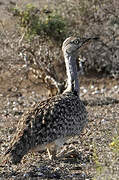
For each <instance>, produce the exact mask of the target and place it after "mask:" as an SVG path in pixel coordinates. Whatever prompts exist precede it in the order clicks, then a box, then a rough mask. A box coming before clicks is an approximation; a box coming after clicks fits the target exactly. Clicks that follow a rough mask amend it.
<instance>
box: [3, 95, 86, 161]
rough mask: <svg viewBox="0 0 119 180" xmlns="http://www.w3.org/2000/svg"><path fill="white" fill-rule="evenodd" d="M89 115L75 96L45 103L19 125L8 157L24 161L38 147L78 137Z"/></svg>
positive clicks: (52, 99)
mask: <svg viewBox="0 0 119 180" xmlns="http://www.w3.org/2000/svg"><path fill="white" fill-rule="evenodd" d="M86 115H87V113H86V110H85V106H84V105H83V103H82V101H81V100H80V99H79V97H78V96H76V95H74V94H73V93H71V92H69V93H65V94H62V95H59V96H55V97H53V98H49V99H47V100H45V101H42V102H41V103H39V104H37V105H36V106H35V107H34V108H33V109H32V110H31V111H30V112H28V113H26V114H25V115H24V116H23V117H22V119H21V120H20V121H19V123H18V127H17V132H16V134H15V136H14V138H13V140H12V142H11V145H10V148H9V149H8V151H7V153H10V154H11V156H12V157H13V159H12V161H14V160H15V159H17V160H16V161H20V160H21V158H22V157H23V156H24V155H25V154H26V153H27V152H29V151H30V150H32V149H35V148H37V147H38V146H44V145H47V144H49V143H51V142H53V141H55V140H57V139H59V138H65V137H67V136H74V135H78V134H80V132H81V130H82V129H83V127H84V125H85V124H86V121H87V119H86ZM7 153H6V154H7Z"/></svg>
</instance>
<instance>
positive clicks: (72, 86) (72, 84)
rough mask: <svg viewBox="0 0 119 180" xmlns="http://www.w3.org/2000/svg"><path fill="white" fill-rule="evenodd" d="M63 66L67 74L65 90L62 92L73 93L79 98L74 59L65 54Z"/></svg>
mask: <svg viewBox="0 0 119 180" xmlns="http://www.w3.org/2000/svg"><path fill="white" fill-rule="evenodd" d="M64 57H65V64H66V73H67V78H68V79H67V88H66V90H65V91H64V92H73V93H75V94H77V95H78V96H79V81H78V73H77V64H76V57H75V56H73V55H70V54H65V56H64Z"/></svg>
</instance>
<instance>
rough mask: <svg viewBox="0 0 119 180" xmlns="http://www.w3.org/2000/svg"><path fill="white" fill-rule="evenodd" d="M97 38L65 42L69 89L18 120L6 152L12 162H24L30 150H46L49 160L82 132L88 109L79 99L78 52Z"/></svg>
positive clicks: (73, 39)
mask: <svg viewBox="0 0 119 180" xmlns="http://www.w3.org/2000/svg"><path fill="white" fill-rule="evenodd" d="M91 39H95V38H82V39H81V38H76V37H69V38H67V39H66V40H65V41H64V42H63V46H62V50H63V54H64V59H65V64H66V72H67V77H68V80H67V88H66V90H65V91H64V93H62V94H61V95H58V96H54V97H52V98H49V99H47V100H44V101H42V102H40V103H39V104H37V105H36V106H35V107H34V108H33V109H32V110H30V111H29V112H27V113H26V114H25V115H23V117H22V118H21V120H20V121H19V123H18V126H17V131H16V134H15V136H14V138H13V140H12V142H11V144H10V147H9V149H8V150H7V152H6V155H7V157H8V158H7V159H9V161H10V162H12V163H13V164H17V163H19V162H20V161H21V159H22V157H23V156H24V155H25V154H27V153H28V152H29V151H36V150H37V151H39V150H42V149H47V151H48V155H49V158H50V159H53V158H55V157H56V152H57V149H58V148H59V147H61V145H63V143H64V142H65V141H66V140H67V139H68V138H69V137H73V136H75V135H79V134H80V132H81V130H82V129H83V127H84V126H85V124H86V122H87V112H86V109H85V106H84V104H83V103H82V101H81V100H80V98H79V81H78V75H77V70H78V67H77V64H78V63H77V52H78V50H79V48H80V47H81V46H82V45H84V44H85V43H86V42H88V41H89V40H91Z"/></svg>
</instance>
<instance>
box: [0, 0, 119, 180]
mask: <svg viewBox="0 0 119 180" xmlns="http://www.w3.org/2000/svg"><path fill="white" fill-rule="evenodd" d="M48 2H49V3H48ZM29 3H30V4H29V5H28V4H27V1H25V0H22V1H21V0H12V1H9V0H6V1H2V0H1V2H0V55H1V56H0V137H1V138H0V155H1V156H2V155H3V154H4V152H5V150H6V149H7V147H8V145H9V142H10V140H11V139H12V136H13V134H14V132H15V129H16V126H17V122H18V120H19V118H20V117H21V115H22V114H23V113H24V111H25V110H26V109H28V108H29V107H30V106H33V105H34V104H35V103H36V102H38V101H40V100H43V99H45V98H46V97H48V96H49V95H50V96H51V95H55V94H56V93H60V92H62V91H63V89H64V88H65V79H66V76H65V66H64V61H63V56H62V52H61V44H62V41H63V40H64V39H65V38H66V37H68V36H70V35H74V36H75V35H77V36H79V35H80V36H88V37H92V36H93V37H95V36H98V37H100V40H99V41H98V42H93V43H91V44H90V45H88V46H87V47H85V48H83V49H82V50H81V52H80V57H81V58H82V59H84V60H85V59H86V61H84V63H83V70H84V75H83V76H81V77H80V84H81V98H82V100H84V102H85V104H86V106H87V110H88V112H89V124H88V126H87V127H86V129H85V130H84V132H83V133H82V135H81V136H80V138H79V137H76V138H75V139H74V140H73V141H69V142H68V143H67V144H66V145H65V146H66V147H69V146H72V147H73V148H76V150H77V152H78V154H77V155H75V156H74V154H72V156H68V155H67V157H66V158H63V159H62V160H57V161H54V162H51V161H49V160H48V156H47V153H46V152H43V153H36V154H28V156H26V157H24V159H23V161H22V163H21V164H20V165H19V166H17V167H16V166H10V167H9V166H7V165H6V166H4V165H2V164H1V165H0V179H33V178H34V179H81V180H84V179H85V180H86V179H87V180H90V179H92V180H97V179H99V180H104V179H110V180H112V179H113V180H118V179H119V81H118V79H119V1H118V0H104V1H100V0H93V1H92V0H91V1H88V0H85V1H84V0H80V1H79V0H75V1H74V0H70V1H67V0H65V1H63V0H60V1H59V0H57V1H55V0H53V1H47V3H46V2H45V1H40V2H39V1H38V0H36V1H33V0H29ZM64 77H65V79H64ZM0 161H1V160H0Z"/></svg>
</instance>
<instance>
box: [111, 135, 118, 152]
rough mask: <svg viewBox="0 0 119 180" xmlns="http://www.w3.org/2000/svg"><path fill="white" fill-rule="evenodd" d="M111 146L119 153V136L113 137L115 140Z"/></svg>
mask: <svg viewBox="0 0 119 180" xmlns="http://www.w3.org/2000/svg"><path fill="white" fill-rule="evenodd" d="M109 146H110V148H111V149H112V150H113V151H114V152H115V153H119V136H116V137H113V141H112V142H111V143H110V144H109Z"/></svg>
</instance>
